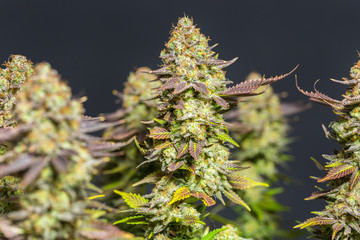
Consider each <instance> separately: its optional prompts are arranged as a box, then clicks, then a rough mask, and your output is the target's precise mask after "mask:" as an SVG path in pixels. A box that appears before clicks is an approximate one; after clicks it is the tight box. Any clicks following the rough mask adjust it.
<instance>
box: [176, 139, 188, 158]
mask: <svg viewBox="0 0 360 240" xmlns="http://www.w3.org/2000/svg"><path fill="white" fill-rule="evenodd" d="M188 146H189V143H188V142H187V143H182V144H181V145H180V147H179V149H178V155H177V156H176V158H180V157H181V156H183V155H184V154H185V153H187V152H188V150H189V149H188Z"/></svg>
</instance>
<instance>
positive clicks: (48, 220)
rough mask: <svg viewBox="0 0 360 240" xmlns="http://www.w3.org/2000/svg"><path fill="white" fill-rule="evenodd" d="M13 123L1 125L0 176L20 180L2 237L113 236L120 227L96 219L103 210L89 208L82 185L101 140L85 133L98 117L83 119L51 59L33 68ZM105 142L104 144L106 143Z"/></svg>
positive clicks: (0, 228)
mask: <svg viewBox="0 0 360 240" xmlns="http://www.w3.org/2000/svg"><path fill="white" fill-rule="evenodd" d="M13 112H14V117H15V121H16V123H17V126H16V127H6V128H3V129H0V144H3V145H5V146H6V148H7V152H6V153H5V154H4V155H2V156H1V157H0V177H4V176H6V175H8V174H12V175H14V176H18V177H20V178H21V179H22V182H21V185H22V186H23V187H24V189H23V194H21V195H20V197H18V198H16V199H15V200H14V201H15V202H16V204H17V205H18V207H17V209H16V210H14V211H10V212H8V213H6V214H4V215H2V216H1V217H0V232H1V233H2V234H3V236H4V238H5V239H46V240H51V239H111V238H114V237H118V238H119V239H120V237H121V236H122V235H124V234H123V232H121V231H119V230H118V229H117V228H115V227H113V226H111V225H108V224H106V223H105V222H102V221H101V220H98V219H97V218H98V217H99V216H101V215H103V214H104V213H103V212H104V211H102V210H101V209H95V208H92V207H91V201H90V200H87V197H89V194H88V191H87V190H86V187H87V185H88V183H89V181H90V179H91V177H92V174H93V173H94V169H95V168H94V166H95V164H97V163H98V162H100V161H102V159H101V158H96V157H94V156H95V155H97V154H99V153H100V152H101V151H99V146H101V149H102V150H104V149H105V150H107V149H108V148H107V147H105V148H104V146H103V145H104V144H105V143H101V142H95V141H94V140H93V138H90V137H89V136H87V135H86V133H87V132H88V131H89V129H94V124H98V123H99V122H98V121H97V120H96V119H90V118H85V119H83V116H82V114H83V113H84V109H83V106H82V103H81V101H80V100H78V99H72V97H71V90H70V88H69V87H68V86H67V85H66V84H65V83H64V82H63V81H61V80H60V76H59V75H58V73H57V72H56V71H55V70H53V69H51V67H50V65H49V64H46V63H41V64H38V65H37V66H36V67H35V71H34V74H32V76H31V77H30V78H29V79H28V80H27V82H26V83H25V84H24V86H23V87H22V90H21V91H20V92H19V93H18V94H17V96H16V105H15V108H14V110H13ZM105 145H106V144H105Z"/></svg>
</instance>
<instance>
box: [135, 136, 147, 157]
mask: <svg viewBox="0 0 360 240" xmlns="http://www.w3.org/2000/svg"><path fill="white" fill-rule="evenodd" d="M134 142H135V145H136V147H137V149H139V151H140V152H141V153H142V154H145V153H146V150H145V149H144V148H142V147H141V146H140V144H139V142H138V140H137V139H136V137H134Z"/></svg>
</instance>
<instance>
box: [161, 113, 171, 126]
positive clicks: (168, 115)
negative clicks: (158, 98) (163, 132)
mask: <svg viewBox="0 0 360 240" xmlns="http://www.w3.org/2000/svg"><path fill="white" fill-rule="evenodd" d="M163 119H164V120H165V121H167V122H168V123H171V121H172V114H171V112H167V113H166V114H165V116H164V118H163Z"/></svg>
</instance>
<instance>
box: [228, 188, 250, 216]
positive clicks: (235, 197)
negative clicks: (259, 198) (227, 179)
mask: <svg viewBox="0 0 360 240" xmlns="http://www.w3.org/2000/svg"><path fill="white" fill-rule="evenodd" d="M223 193H224V194H225V196H226V197H227V198H228V199H229V200H230V201H232V202H233V203H236V204H239V205H242V206H244V207H245V208H246V209H247V210H249V211H251V209H250V207H249V206H248V205H247V204H246V203H245V202H244V200H242V198H241V197H240V196H239V195H237V194H236V193H235V192H234V191H232V190H224V191H223Z"/></svg>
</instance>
